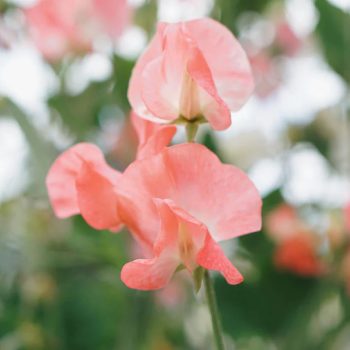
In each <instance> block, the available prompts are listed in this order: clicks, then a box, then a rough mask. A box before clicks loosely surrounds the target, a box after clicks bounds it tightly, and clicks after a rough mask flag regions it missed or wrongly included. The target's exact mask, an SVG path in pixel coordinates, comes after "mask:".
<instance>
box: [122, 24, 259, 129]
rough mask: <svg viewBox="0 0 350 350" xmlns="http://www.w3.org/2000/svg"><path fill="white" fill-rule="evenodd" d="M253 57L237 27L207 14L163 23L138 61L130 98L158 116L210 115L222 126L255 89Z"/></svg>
mask: <svg viewBox="0 0 350 350" xmlns="http://www.w3.org/2000/svg"><path fill="white" fill-rule="evenodd" d="M253 86H254V83H253V78H252V74H251V71H250V66H249V63H248V60H247V57H246V55H245V53H244V51H243V49H242V48H241V46H240V44H239V43H238V41H237V40H236V39H235V37H234V36H233V35H232V33H231V32H230V31H229V30H228V29H227V28H225V27H224V26H223V25H221V24H220V23H218V22H216V21H214V20H212V19H209V18H206V19H199V20H193V21H188V22H182V23H177V24H167V23H160V24H159V25H158V28H157V33H156V35H155V37H154V38H153V40H152V41H151V43H150V45H149V46H148V48H147V49H146V51H145V52H144V53H143V55H142V56H141V57H140V59H139V60H138V62H137V63H136V65H135V68H134V71H133V74H132V77H131V80H130V85H129V92H128V96H129V100H130V103H131V105H132V106H133V109H134V110H135V112H136V113H137V114H138V115H140V117H143V118H146V119H150V120H153V121H158V122H159V121H163V122H166V121H174V120H176V119H177V118H179V117H184V118H186V119H188V120H193V119H196V118H199V117H204V118H205V119H207V120H208V121H209V123H210V124H211V126H212V127H213V128H214V129H216V130H223V129H226V128H228V127H229V126H230V124H231V118H230V110H231V111H236V110H238V109H239V108H240V107H241V106H242V105H243V104H244V103H245V102H246V100H247V99H248V98H249V96H250V94H251V93H252V90H253Z"/></svg>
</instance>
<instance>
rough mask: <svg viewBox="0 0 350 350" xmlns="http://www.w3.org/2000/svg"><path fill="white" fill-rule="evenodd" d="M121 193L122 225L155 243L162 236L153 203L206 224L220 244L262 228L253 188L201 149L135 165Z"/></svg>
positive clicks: (175, 150)
mask: <svg viewBox="0 0 350 350" xmlns="http://www.w3.org/2000/svg"><path fill="white" fill-rule="evenodd" d="M194 160H195V161H194ZM140 174H142V176H140ZM120 189H122V192H123V193H121V194H120V206H121V211H122V214H121V215H122V217H123V220H124V217H125V220H126V224H127V226H130V225H131V227H134V228H137V230H138V232H143V233H144V234H146V236H148V237H153V238H152V239H151V240H154V239H155V236H154V235H155V232H158V231H159V223H158V220H157V216H158V212H157V210H156V208H155V205H154V203H153V201H152V198H160V199H171V200H172V201H173V202H174V203H175V204H176V206H177V207H179V208H181V209H183V210H184V211H186V212H187V213H189V214H190V215H191V216H192V217H194V218H195V219H197V220H198V221H199V222H201V223H203V224H205V225H206V226H207V227H208V230H209V232H210V234H211V236H212V237H213V238H214V239H215V240H216V241H220V240H225V239H229V238H233V237H237V236H240V235H243V234H246V233H250V232H255V231H258V230H260V228H261V205H262V202H261V199H260V196H259V193H258V191H257V189H256V188H255V186H254V184H253V183H252V182H251V181H250V180H249V178H248V177H247V176H246V175H245V174H244V173H243V172H242V171H241V170H239V169H237V168H235V167H233V166H231V165H225V164H222V163H221V162H220V160H219V159H218V158H217V156H216V155H215V154H214V153H212V152H211V151H209V150H208V149H207V148H205V147H204V146H202V145H198V144H193V143H191V144H181V145H176V146H172V147H169V148H166V149H164V150H163V151H162V152H161V153H160V154H159V155H156V156H152V157H149V158H147V159H144V160H140V161H137V162H134V163H133V164H131V165H130V166H129V167H128V168H127V169H126V171H125V172H124V174H123V176H122V178H121V185H120ZM118 191H119V189H118ZM223 203H224V204H223ZM135 213H137V215H135Z"/></svg>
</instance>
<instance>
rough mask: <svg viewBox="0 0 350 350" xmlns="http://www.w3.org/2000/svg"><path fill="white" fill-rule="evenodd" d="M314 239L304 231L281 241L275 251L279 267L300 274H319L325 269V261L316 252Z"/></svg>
mask: <svg viewBox="0 0 350 350" xmlns="http://www.w3.org/2000/svg"><path fill="white" fill-rule="evenodd" d="M316 248H317V245H315V240H314V239H313V238H312V237H311V236H310V235H307V234H305V233H304V232H300V233H295V236H294V237H291V238H288V239H287V240H285V241H284V242H282V243H281V244H280V245H279V246H278V248H277V250H276V253H275V263H276V265H277V266H278V267H279V268H282V269H285V270H289V271H291V272H294V273H296V274H298V275H300V276H320V275H322V274H324V273H325V272H326V271H327V267H326V265H325V263H324V262H323V261H322V260H321V259H320V257H319V256H318V254H317V249H316Z"/></svg>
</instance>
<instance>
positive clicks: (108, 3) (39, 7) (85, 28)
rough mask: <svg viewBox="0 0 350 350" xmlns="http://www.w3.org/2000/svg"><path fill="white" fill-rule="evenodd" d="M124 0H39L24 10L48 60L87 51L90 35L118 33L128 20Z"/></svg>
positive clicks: (35, 39) (32, 34) (34, 35)
mask: <svg viewBox="0 0 350 350" xmlns="http://www.w3.org/2000/svg"><path fill="white" fill-rule="evenodd" d="M129 12H130V10H129V7H128V5H127V1H126V0H40V1H39V2H38V3H37V4H36V5H34V6H33V7H30V8H28V9H26V10H25V16H26V19H27V22H28V25H29V31H30V34H31V36H32V37H33V39H34V42H35V44H36V45H37V47H38V48H39V50H40V51H41V52H42V54H43V55H44V56H45V57H46V58H47V59H50V60H56V59H59V58H61V57H62V56H63V55H64V54H65V53H67V52H80V51H89V50H90V49H91V48H92V38H93V34H94V33H96V32H101V33H105V34H107V35H110V36H111V37H113V38H115V37H117V36H119V35H120V34H121V32H122V30H123V29H124V27H125V26H126V24H127V22H128V19H129Z"/></svg>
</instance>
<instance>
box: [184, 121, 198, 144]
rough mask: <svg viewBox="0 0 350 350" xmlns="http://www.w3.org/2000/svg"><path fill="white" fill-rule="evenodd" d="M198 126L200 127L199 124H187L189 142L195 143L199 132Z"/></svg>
mask: <svg viewBox="0 0 350 350" xmlns="http://www.w3.org/2000/svg"><path fill="white" fill-rule="evenodd" d="M198 126H199V125H198V124H197V123H187V125H186V136H187V142H194V139H195V137H196V134H197V131H198Z"/></svg>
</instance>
